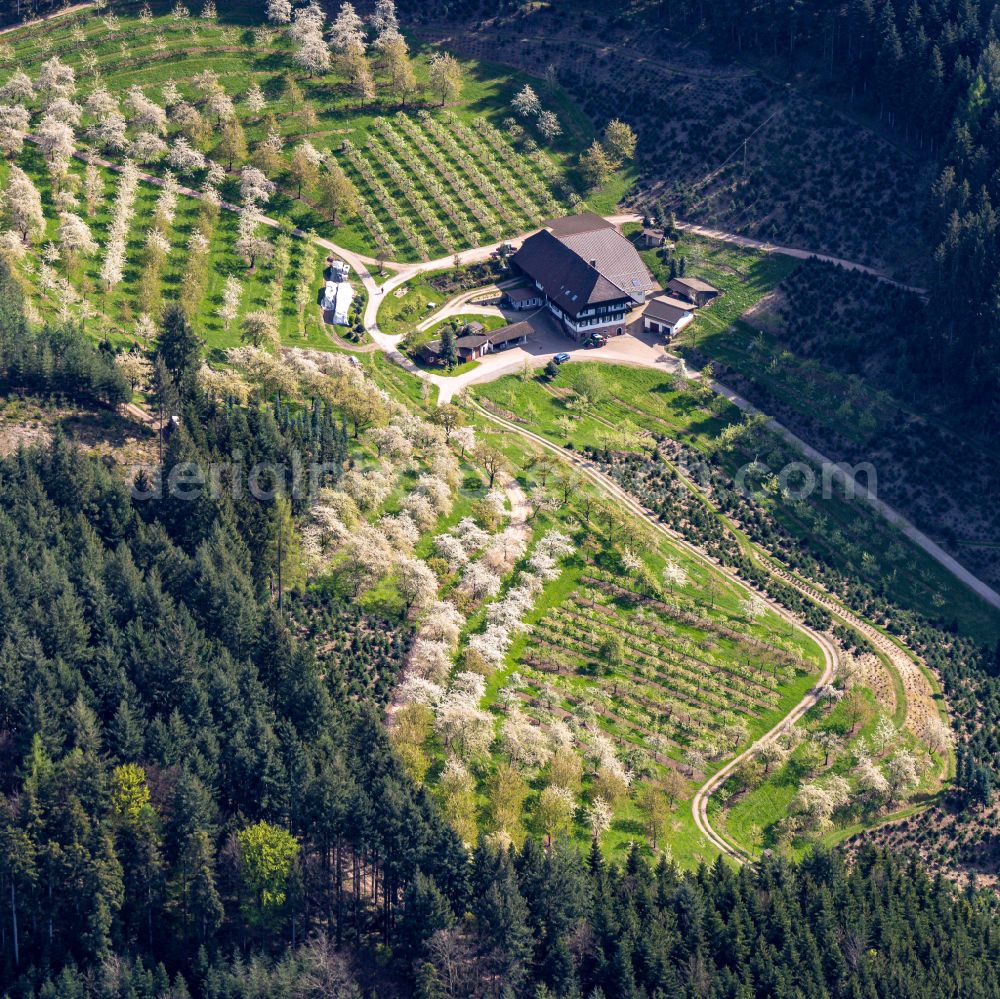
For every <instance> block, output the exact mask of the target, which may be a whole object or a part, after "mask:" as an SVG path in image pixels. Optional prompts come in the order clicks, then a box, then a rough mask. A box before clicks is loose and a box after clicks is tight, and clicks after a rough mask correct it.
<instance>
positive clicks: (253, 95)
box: [243, 80, 267, 114]
mask: <svg viewBox="0 0 1000 999" xmlns="http://www.w3.org/2000/svg"><path fill="white" fill-rule="evenodd" d="M243 106H244V107H245V108H246V109H247V111H249V112H250V113H251V114H260V113H261V111H263V110H264V108H266V107H267V98H266V97H265V96H264V91H263V90H261V89H260V84H259V83H258V82H257V81H256V80H254V81H253V83H251V84H250V86H249V87H248V88H247V92H246V95H245V96H244V98H243Z"/></svg>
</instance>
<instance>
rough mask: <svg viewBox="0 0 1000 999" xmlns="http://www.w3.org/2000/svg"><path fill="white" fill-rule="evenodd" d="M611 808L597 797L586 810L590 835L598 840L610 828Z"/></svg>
mask: <svg viewBox="0 0 1000 999" xmlns="http://www.w3.org/2000/svg"><path fill="white" fill-rule="evenodd" d="M611 816H612V812H611V806H610V805H609V804H608V803H607V802H606V801H605V800H604V799H603V798H602V797H601V796H600V795H597V796H596V797H595V798H594V800H593V801H592V802H591V803H590V807H589V808H588V809H587V825H588V826H590V835H591V836H593V837H594V839H597V840H599V839H600V838H601V837H602V836H603V835H604V834H605V833H606V832H607V831H608V830H609V829H610V828H611Z"/></svg>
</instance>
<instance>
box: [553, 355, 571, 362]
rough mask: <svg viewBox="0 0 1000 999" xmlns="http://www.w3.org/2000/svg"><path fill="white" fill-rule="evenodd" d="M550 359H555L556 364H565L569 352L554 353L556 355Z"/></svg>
mask: <svg viewBox="0 0 1000 999" xmlns="http://www.w3.org/2000/svg"><path fill="white" fill-rule="evenodd" d="M552 360H553V361H555V362H556V364H565V363H566V362H567V361H568V360H569V354H565V353H564V354H556V356H555V357H553V358H552Z"/></svg>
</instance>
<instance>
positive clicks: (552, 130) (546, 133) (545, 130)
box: [538, 111, 563, 142]
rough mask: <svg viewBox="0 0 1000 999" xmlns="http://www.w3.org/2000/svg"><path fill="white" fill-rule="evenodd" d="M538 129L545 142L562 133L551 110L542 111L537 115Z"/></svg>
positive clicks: (557, 120) (560, 126) (557, 119)
mask: <svg viewBox="0 0 1000 999" xmlns="http://www.w3.org/2000/svg"><path fill="white" fill-rule="evenodd" d="M538 131H539V134H540V135H541V136H542V138H543V139H545V141H546V142H551V141H552V140H553V139H556V138H558V137H559V136H560V135H562V131H563V128H562V125H561V124H560V122H559V118H558V117H557V116H556V115H555V114H554V113H553V112H551V111H543V112H542V113H541V114H540V115H539V116H538Z"/></svg>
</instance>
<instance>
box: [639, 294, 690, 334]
mask: <svg viewBox="0 0 1000 999" xmlns="http://www.w3.org/2000/svg"><path fill="white" fill-rule="evenodd" d="M693 310H694V306H693V305H691V304H690V303H689V302H683V301H680V300H679V299H676V298H670V297H669V296H667V295H658V296H657V297H656V298H651V299H650V300H649V301H648V302H647V303H646V308H645V309H643V311H642V326H643V329H645V330H646V331H648V332H650V333H656V334H657V335H659V336H662V337H664V338H665V339H667V340H669V339H670V338H671V337H672V336H673V335H674V334H675V333H678V332H680V331H681V330H682V329H684V327H685V326H687V324H688V323H690V322H691V320H692V319H694V311H693Z"/></svg>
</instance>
